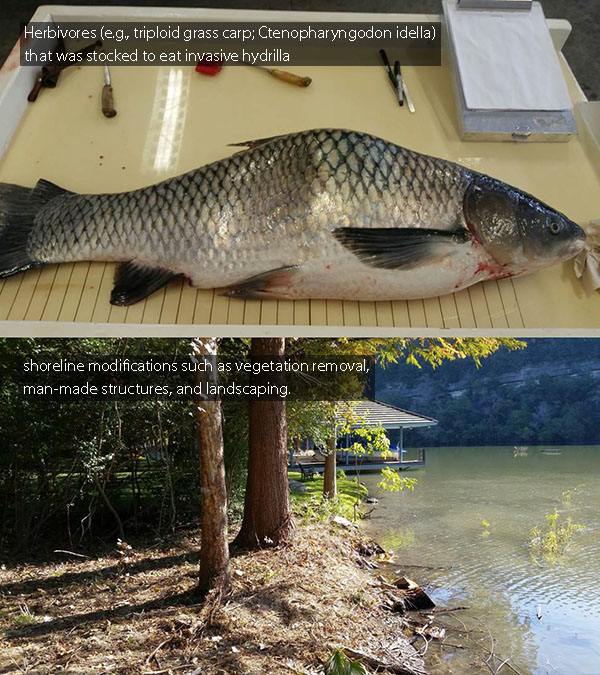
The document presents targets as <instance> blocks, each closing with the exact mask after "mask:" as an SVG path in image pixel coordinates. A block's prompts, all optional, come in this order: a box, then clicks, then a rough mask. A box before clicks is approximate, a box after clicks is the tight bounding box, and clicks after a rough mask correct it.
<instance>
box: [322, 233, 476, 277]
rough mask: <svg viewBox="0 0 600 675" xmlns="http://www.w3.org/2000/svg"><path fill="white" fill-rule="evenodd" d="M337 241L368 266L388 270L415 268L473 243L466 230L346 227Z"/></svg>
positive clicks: (337, 236) (336, 236) (337, 234)
mask: <svg viewBox="0 0 600 675" xmlns="http://www.w3.org/2000/svg"><path fill="white" fill-rule="evenodd" d="M333 234H334V236H335V238H336V239H337V240H338V241H339V242H340V244H342V245H343V246H345V247H346V248H347V249H348V250H349V251H352V253H354V254H355V255H356V256H357V257H358V258H359V259H360V260H361V261H362V262H364V263H365V265H370V266H371V267H379V268H383V269H388V270H395V269H411V268H413V267H418V266H419V265H422V264H424V263H426V262H430V261H432V260H436V259H438V258H443V257H446V256H447V255H449V254H451V253H452V252H453V251H455V250H456V248H457V247H458V246H460V245H461V244H465V243H467V242H468V241H469V240H470V237H469V233H468V232H467V230H464V229H462V228H460V229H456V230H452V231H446V230H429V229H425V228H418V227H408V228H396V227H381V228H370V227H342V228H338V229H336V230H334V231H333Z"/></svg>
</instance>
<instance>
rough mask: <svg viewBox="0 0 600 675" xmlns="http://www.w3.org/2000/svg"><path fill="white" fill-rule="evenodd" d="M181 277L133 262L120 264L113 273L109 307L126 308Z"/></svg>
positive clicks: (169, 271)
mask: <svg viewBox="0 0 600 675" xmlns="http://www.w3.org/2000/svg"><path fill="white" fill-rule="evenodd" d="M179 276H181V275H180V274H176V273H175V272H171V270H165V269H162V268H160V267H148V266H146V265H143V264H139V263H136V262H135V261H134V260H130V261H129V262H126V263H122V264H121V265H119V266H118V267H117V270H116V272H115V285H114V287H113V289H112V293H111V294H110V303H111V305H119V306H121V307H126V306H127V305H133V303H135V302H139V301H140V300H143V299H144V298H147V297H148V296H149V295H151V294H152V293H154V292H155V291H158V289H159V288H162V287H163V286H165V285H166V284H168V283H169V282H170V281H173V279H176V278H177V277H179Z"/></svg>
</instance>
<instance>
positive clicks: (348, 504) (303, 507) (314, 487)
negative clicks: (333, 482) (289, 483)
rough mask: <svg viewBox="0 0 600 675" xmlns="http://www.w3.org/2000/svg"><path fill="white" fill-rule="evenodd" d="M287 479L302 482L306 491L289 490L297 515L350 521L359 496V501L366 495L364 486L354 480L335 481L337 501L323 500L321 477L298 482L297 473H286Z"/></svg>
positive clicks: (366, 491) (298, 476) (341, 479)
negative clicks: (331, 517)
mask: <svg viewBox="0 0 600 675" xmlns="http://www.w3.org/2000/svg"><path fill="white" fill-rule="evenodd" d="M288 478H290V479H291V480H296V481H298V482H302V485H305V486H306V491H300V490H290V499H291V502H292V509H293V511H294V512H295V513H296V514H297V515H301V516H307V517H310V516H317V517H321V518H324V517H326V516H328V515H341V516H344V517H345V518H348V519H350V520H352V519H353V518H354V504H355V503H356V498H357V497H358V496H359V497H360V499H361V501H362V500H364V499H365V497H367V495H368V490H367V488H366V487H365V486H364V485H360V484H359V483H358V482H357V481H356V479H355V478H339V477H338V479H337V500H336V501H334V502H331V501H330V500H323V499H322V497H323V476H315V477H314V478H308V479H307V480H305V481H301V480H300V472H299V471H288Z"/></svg>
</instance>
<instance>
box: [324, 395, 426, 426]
mask: <svg viewBox="0 0 600 675" xmlns="http://www.w3.org/2000/svg"><path fill="white" fill-rule="evenodd" d="M345 405H351V406H352V409H353V412H354V414H355V415H356V416H357V417H359V418H362V419H361V422H359V423H358V424H353V425H351V428H352V429H357V428H358V427H361V426H364V421H363V419H366V420H367V421H368V423H369V424H373V425H377V424H381V426H382V427H383V428H384V429H400V428H405V429H412V428H414V427H432V426H435V425H436V424H437V423H438V422H437V420H434V419H433V417H425V415H420V414H419V413H414V412H410V411H409V410H403V409H402V408H396V406H393V405H390V404H389V403H381V402H380V401H372V400H366V401H355V402H347V401H344V402H342V403H340V408H342V410H343V408H344V406H345ZM336 421H339V423H340V424H341V423H343V421H344V416H343V414H338V415H337V416H336Z"/></svg>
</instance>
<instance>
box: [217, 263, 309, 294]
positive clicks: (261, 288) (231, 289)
mask: <svg viewBox="0 0 600 675" xmlns="http://www.w3.org/2000/svg"><path fill="white" fill-rule="evenodd" d="M296 269H298V265H288V266H287V267H278V268H277V269H273V270H268V271H267V272H261V273H260V274H256V275H254V276H253V277H249V278H248V279H245V280H244V281H241V282H240V283H239V284H234V285H233V286H228V287H227V288H225V289H223V291H222V292H221V295H225V296H228V297H230V298H243V299H246V300H249V299H255V300H257V299H258V300H260V299H265V298H277V297H279V295H278V293H277V292H276V290H275V289H277V288H280V287H281V286H289V285H290V283H291V279H292V273H293V271H294V270H296Z"/></svg>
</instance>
